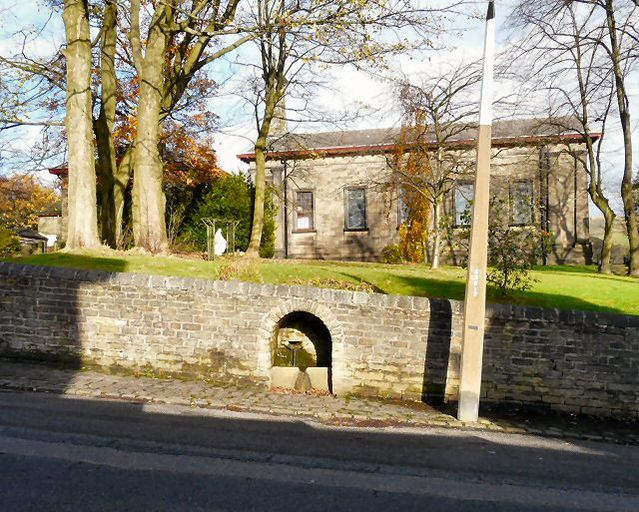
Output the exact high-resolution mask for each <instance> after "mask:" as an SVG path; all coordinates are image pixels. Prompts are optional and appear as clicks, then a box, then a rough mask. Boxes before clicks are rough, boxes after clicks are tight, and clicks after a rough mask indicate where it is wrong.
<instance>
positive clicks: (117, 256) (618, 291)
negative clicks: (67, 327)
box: [5, 250, 639, 315]
mask: <svg viewBox="0 0 639 512" xmlns="http://www.w3.org/2000/svg"><path fill="white" fill-rule="evenodd" d="M5 261H13V262H17V263H26V264H32V265H49V266H59V267H73V268H81V269H92V270H106V271H110V272H132V273H143V274H161V275H171V276H182V277H200V278H211V279H217V278H220V277H222V278H226V279H244V280H249V281H258V282H264V283H271V284H305V283H309V284H315V285H319V286H326V287H335V288H346V289H365V290H368V291H375V292H379V293H387V294H397V295H415V296H422V297H444V298H451V299H460V300H463V298H464V287H465V279H466V273H465V271H464V270H463V269H461V268H458V267H443V268H441V269H438V270H432V269H430V268H428V267H427V266H424V265H386V264H380V263H360V262H357V263H355V262H353V263H351V262H336V261H292V260H286V261H283V260H262V261H260V262H259V263H242V262H240V263H238V260H230V259H227V258H222V259H219V260H216V261H202V260H197V259H190V258H182V257H178V256H150V255H147V254H141V253H136V252H117V251H106V250H102V251H91V252H82V253H68V252H58V253H51V254H40V255H34V256H28V257H21V258H13V259H8V260H5ZM532 274H533V277H534V278H535V279H536V280H537V282H536V283H535V284H534V285H533V286H532V288H531V289H530V290H528V291H526V292H517V293H514V294H513V295H512V296H510V297H507V298H502V297H499V295H498V294H497V292H496V291H495V290H494V289H492V288H490V287H489V289H488V299H489V301H492V302H511V303H516V304H521V305H531V306H541V307H546V308H559V309H581V310H591V311H605V312H612V313H623V314H630V315H639V280H638V279H636V278H631V277H625V276H615V275H612V276H604V275H600V274H597V273H596V271H595V268H594V267H586V266H580V267H569V266H552V267H540V268H538V269H536V270H534V271H533V272H532Z"/></svg>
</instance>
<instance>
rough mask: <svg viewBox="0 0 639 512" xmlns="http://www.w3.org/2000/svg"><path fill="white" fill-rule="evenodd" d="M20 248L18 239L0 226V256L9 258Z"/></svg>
mask: <svg viewBox="0 0 639 512" xmlns="http://www.w3.org/2000/svg"><path fill="white" fill-rule="evenodd" d="M21 250H22V244H21V243H20V239H19V238H18V237H17V236H16V235H14V234H13V233H12V232H11V231H9V230H8V229H6V228H4V227H0V258H10V257H11V256H14V255H15V254H17V253H19V252H20V251H21Z"/></svg>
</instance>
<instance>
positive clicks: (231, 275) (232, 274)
mask: <svg viewBox="0 0 639 512" xmlns="http://www.w3.org/2000/svg"><path fill="white" fill-rule="evenodd" d="M217 278H218V279H220V280H222V281H248V282H252V283H261V282H262V281H263V280H262V274H261V273H260V268H259V264H258V262H257V261H255V260H254V259H250V258H241V257H237V256H235V257H234V256H225V257H223V258H220V260H219V267H218V274H217Z"/></svg>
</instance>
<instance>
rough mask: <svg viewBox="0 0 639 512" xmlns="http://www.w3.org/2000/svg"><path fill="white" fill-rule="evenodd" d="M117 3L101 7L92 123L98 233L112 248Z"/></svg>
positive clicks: (112, 0) (112, 1) (114, 238)
mask: <svg viewBox="0 0 639 512" xmlns="http://www.w3.org/2000/svg"><path fill="white" fill-rule="evenodd" d="M116 23H117V5H116V1H115V0H108V1H107V3H106V7H105V10H104V21H103V27H102V30H103V35H102V51H101V58H100V67H101V89H102V94H101V101H100V114H99V116H98V119H97V120H96V122H95V139H96V145H97V149H98V165H97V171H98V176H99V178H100V187H99V190H98V195H99V203H100V235H101V238H102V241H103V242H104V243H106V244H107V245H109V246H110V247H113V248H115V247H116V245H117V239H118V238H117V231H118V227H117V220H116V213H115V211H116V210H115V209H116V207H115V199H114V194H115V186H116V184H115V176H116V174H117V163H116V158H115V142H114V139H113V125H114V122H115V109H116V104H117V76H116V73H115V45H116V38H117V33H116Z"/></svg>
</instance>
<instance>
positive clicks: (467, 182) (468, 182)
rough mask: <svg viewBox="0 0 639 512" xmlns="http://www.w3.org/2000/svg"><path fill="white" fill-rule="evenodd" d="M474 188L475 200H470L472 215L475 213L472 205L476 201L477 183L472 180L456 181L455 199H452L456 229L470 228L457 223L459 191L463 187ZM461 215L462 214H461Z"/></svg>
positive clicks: (467, 225)
mask: <svg viewBox="0 0 639 512" xmlns="http://www.w3.org/2000/svg"><path fill="white" fill-rule="evenodd" d="M469 185H470V186H472V187H473V198H472V199H470V200H468V203H469V205H470V213H471V215H472V212H473V208H472V203H473V201H474V200H475V182H474V181H471V180H463V181H456V182H455V185H454V186H453V189H452V191H453V197H452V210H453V220H454V221H455V222H454V224H455V227H456V228H469V227H470V224H460V223H458V222H457V213H458V212H457V189H458V188H459V187H460V186H462V187H464V186H469ZM460 213H461V212H460Z"/></svg>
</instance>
